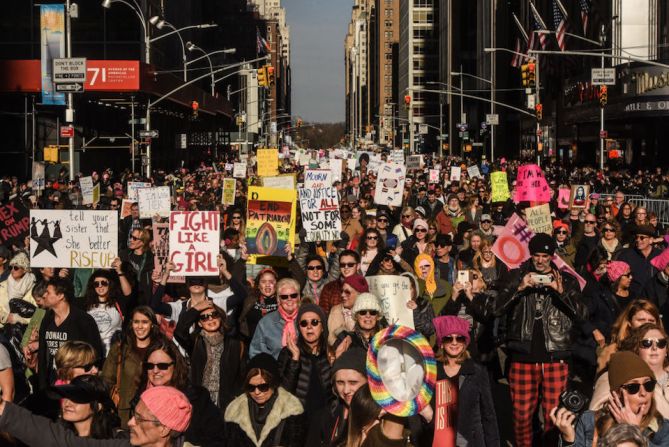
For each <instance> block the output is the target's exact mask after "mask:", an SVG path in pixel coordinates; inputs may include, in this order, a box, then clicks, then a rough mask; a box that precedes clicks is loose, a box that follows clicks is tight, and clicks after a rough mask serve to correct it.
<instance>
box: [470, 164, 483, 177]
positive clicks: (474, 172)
mask: <svg viewBox="0 0 669 447" xmlns="http://www.w3.org/2000/svg"><path fill="white" fill-rule="evenodd" d="M467 174H468V175H469V178H477V177H479V178H481V177H483V176H482V175H481V171H479V167H478V166H476V165H474V166H470V167H468V168H467Z"/></svg>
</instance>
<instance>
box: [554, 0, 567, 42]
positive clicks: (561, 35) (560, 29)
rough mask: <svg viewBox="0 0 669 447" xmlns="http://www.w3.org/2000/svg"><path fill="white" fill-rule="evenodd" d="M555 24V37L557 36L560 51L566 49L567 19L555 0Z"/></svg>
mask: <svg viewBox="0 0 669 447" xmlns="http://www.w3.org/2000/svg"><path fill="white" fill-rule="evenodd" d="M553 25H554V26H555V37H557V43H558V46H559V47H560V51H564V49H565V37H566V35H565V33H566V32H567V21H566V20H565V17H564V15H562V11H561V10H560V7H559V6H558V4H557V2H556V1H555V0H553Z"/></svg>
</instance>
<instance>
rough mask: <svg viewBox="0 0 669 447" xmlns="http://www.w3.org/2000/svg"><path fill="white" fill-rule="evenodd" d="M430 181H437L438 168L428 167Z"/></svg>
mask: <svg viewBox="0 0 669 447" xmlns="http://www.w3.org/2000/svg"><path fill="white" fill-rule="evenodd" d="M429 182H430V183H439V169H430V179H429Z"/></svg>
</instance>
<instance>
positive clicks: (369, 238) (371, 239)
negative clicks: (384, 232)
mask: <svg viewBox="0 0 669 447" xmlns="http://www.w3.org/2000/svg"><path fill="white" fill-rule="evenodd" d="M377 239H378V236H367V240H368V241H375V240H377Z"/></svg>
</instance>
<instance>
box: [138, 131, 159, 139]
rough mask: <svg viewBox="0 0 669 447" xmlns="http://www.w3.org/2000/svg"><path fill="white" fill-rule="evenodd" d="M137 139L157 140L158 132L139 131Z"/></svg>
mask: <svg viewBox="0 0 669 447" xmlns="http://www.w3.org/2000/svg"><path fill="white" fill-rule="evenodd" d="M139 137H140V138H158V131H157V130H140V131H139Z"/></svg>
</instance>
